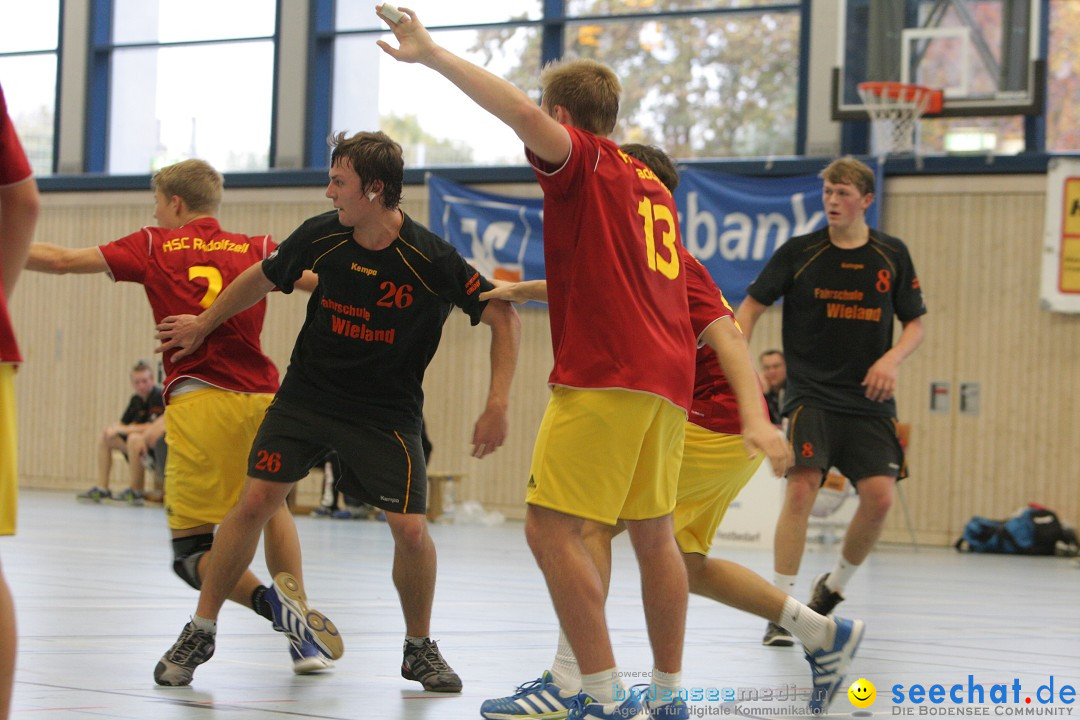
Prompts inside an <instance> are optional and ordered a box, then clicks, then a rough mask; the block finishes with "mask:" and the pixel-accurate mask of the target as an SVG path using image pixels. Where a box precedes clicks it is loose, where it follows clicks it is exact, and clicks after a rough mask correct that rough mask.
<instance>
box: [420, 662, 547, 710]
mask: <svg viewBox="0 0 1080 720" xmlns="http://www.w3.org/2000/svg"><path fill="white" fill-rule="evenodd" d="M401 677H403V678H405V679H406V680H412V681H414V682H418V683H420V685H422V686H423V688H424V689H425V690H427V691H428V692H437V693H459V692H461V690H462V687H463V685H462V684H461V683H460V682H459V683H458V684H457V685H440V686H437V687H436V686H434V685H427V684H426V683H425V682H424V681H423V680H421V679H420V678H418V677H416V676H415V675H413V672H412V670H411V669H410V668H409V666H408V665H405V664H402V666H401ZM517 717H519V718H520V717H530V718H531V717H543V716H542V715H518V716H517Z"/></svg>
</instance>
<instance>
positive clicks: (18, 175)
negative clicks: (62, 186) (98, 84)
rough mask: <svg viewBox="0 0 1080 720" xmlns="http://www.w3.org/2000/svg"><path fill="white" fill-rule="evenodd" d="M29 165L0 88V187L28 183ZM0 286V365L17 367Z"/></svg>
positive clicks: (20, 358)
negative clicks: (14, 365) (0, 363)
mask: <svg viewBox="0 0 1080 720" xmlns="http://www.w3.org/2000/svg"><path fill="white" fill-rule="evenodd" d="M30 176H31V172H30V163H29V161H28V160H27V159H26V153H25V152H24V151H23V147H22V145H21V144H20V143H19V136H18V135H16V134H15V125H14V124H13V123H12V122H11V118H10V117H8V113H7V103H6V102H5V101H4V89H3V88H2V87H0V186H4V185H14V184H15V183H20V182H25V181H26V180H28V179H30ZM5 297H7V296H6V295H5V294H4V286H3V282H2V281H0V362H2V363H17V362H19V361H21V360H22V357H21V356H20V355H19V346H18V344H17V343H16V342H15V329H14V328H13V327H12V326H11V317H10V316H9V315H8V311H7V302H6V301H5Z"/></svg>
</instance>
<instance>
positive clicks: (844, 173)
mask: <svg viewBox="0 0 1080 720" xmlns="http://www.w3.org/2000/svg"><path fill="white" fill-rule="evenodd" d="M818 177H819V178H821V179H822V180H824V181H826V182H831V183H843V184H845V185H853V186H854V187H855V188H856V189H857V190H858V191H859V194H861V195H872V194H873V192H874V171H873V170H871V169H870V167H869V166H868V165H867V164H866V163H864V162H862V161H861V160H857V159H855V158H854V157H852V156H851V155H845V156H844V157H842V158H837V159H836V160H833V161H832V162H831V163H829V164H828V165H827V166H826V168H825V169H824V170H822V171H821V172H820V173H819V174H818Z"/></svg>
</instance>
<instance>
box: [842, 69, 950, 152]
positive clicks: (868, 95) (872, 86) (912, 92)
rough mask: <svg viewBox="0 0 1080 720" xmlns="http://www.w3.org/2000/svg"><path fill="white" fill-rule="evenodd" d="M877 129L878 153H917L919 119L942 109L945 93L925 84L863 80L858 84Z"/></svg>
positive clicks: (876, 146)
mask: <svg viewBox="0 0 1080 720" xmlns="http://www.w3.org/2000/svg"><path fill="white" fill-rule="evenodd" d="M858 88H859V97H861V98H862V101H863V105H864V107H865V108H866V113H867V114H868V115H869V116H870V121H871V123H873V128H874V148H875V151H876V152H875V154H878V155H893V154H901V153H913V152H915V149H916V147H917V145H918V135H919V119H920V118H922V116H923V115H926V114H935V113H940V112H941V106H942V101H943V98H944V93H943V92H942V91H941V90H935V89H934V88H928V87H923V86H922V85H910V84H908V83H899V82H879V81H874V82H862V83H859V85H858Z"/></svg>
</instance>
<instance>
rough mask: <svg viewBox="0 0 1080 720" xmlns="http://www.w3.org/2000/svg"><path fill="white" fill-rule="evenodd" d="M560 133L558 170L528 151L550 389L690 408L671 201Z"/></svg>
mask: <svg viewBox="0 0 1080 720" xmlns="http://www.w3.org/2000/svg"><path fill="white" fill-rule="evenodd" d="M566 129H567V131H568V132H569V133H570V138H571V140H572V142H573V148H572V149H571V151H570V157H569V158H567V160H566V162H565V163H564V164H563V166H562V167H559V168H552V167H548V166H547V165H546V163H544V162H543V161H542V160H540V159H539V158H537V157H536V156H535V155H533V154H532V153H531V152H529V153H528V156H529V161H530V162H531V163H532V164H533V169H534V171H535V173H536V177H537V180H538V181H539V183H540V186H541V187H542V188H543V189H544V262H545V264H546V270H547V273H546V274H547V287H548V305H549V317H550V322H551V340H552V345H553V348H554V352H555V366H554V368H553V369H552V371H551V376H550V378H549V382H551V383H552V384H554V385H566V386H569V387H575V388H624V389H627V390H637V391H642V392H649V393H654V394H656V395H659V396H661V397H664V398H667V399H668V400H670V401H671V402H673V403H675V404H676V405H679V406H680V407H682V408H684V409H687V410H688V409H689V407H690V398H691V392H692V389H693V362H692V358H693V352H694V337H693V332H692V331H691V329H690V319H689V311H688V310H687V304H686V280H685V277H684V276H685V272H684V269H683V267H682V265H683V264H684V263H683V262H682V261H681V259H680V254H679V248H681V247H682V239H681V237H680V234H679V219H678V214H677V212H676V210H675V200H674V198H672V196H671V193H670V192H668V190H667V188H666V187H665V186H664V184H663V183H661V182H660V181H659V180H658V179H657V178H656V176H655V175H653V173H652V172H651V171H650V170H649V169H648V168H646V167H645V166H644V165H643V164H641V163H640V162H639V161H638V160H636V159H634V158H632V157H630V156H629V155H627V154H625V153H623V152H622V151H620V150H619V147H618V146H617V145H616V144H615V143H613V142H611V141H610V140H607V139H605V138H600V137H597V136H596V135H593V134H591V133H588V132H585V131H583V130H579V129H577V128H573V127H567V128H566Z"/></svg>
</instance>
